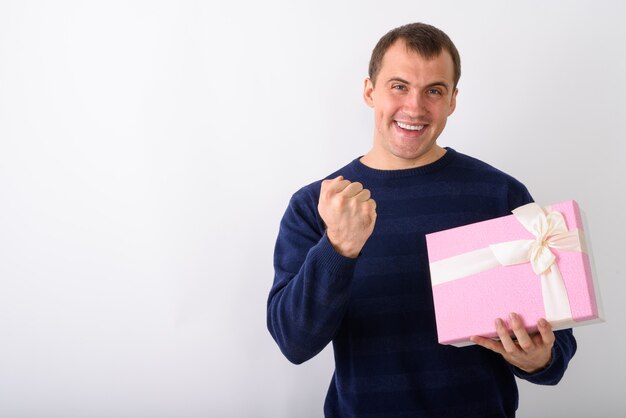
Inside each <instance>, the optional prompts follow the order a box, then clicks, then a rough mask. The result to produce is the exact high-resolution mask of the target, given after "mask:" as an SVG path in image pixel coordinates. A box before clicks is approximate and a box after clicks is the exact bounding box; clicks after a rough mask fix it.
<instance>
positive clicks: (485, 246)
mask: <svg viewBox="0 0 626 418" xmlns="http://www.w3.org/2000/svg"><path fill="white" fill-rule="evenodd" d="M514 213H515V215H509V216H504V217H501V218H496V219H491V220H488V221H483V222H478V223H474V224H470V225H466V226H461V227H458V228H453V229H448V230H445V231H440V232H435V233H432V234H428V235H426V242H427V245H428V257H429V262H430V269H431V281H432V290H433V299H434V303H435V316H436V320H437V333H438V338H439V343H441V344H452V345H456V346H463V345H469V344H472V343H471V342H470V341H469V338H470V337H471V336H473V335H481V336H486V337H497V333H496V331H495V325H494V321H495V319H496V318H502V319H504V320H505V321H507V320H508V315H509V313H510V312H516V313H518V314H520V316H521V317H522V318H523V320H524V323H525V325H526V327H527V329H528V330H529V332H533V331H536V328H537V321H538V320H539V319H540V318H546V319H547V320H548V321H549V322H550V323H551V324H552V326H553V329H563V328H569V327H573V326H578V325H583V324H587V323H592V322H599V321H601V315H600V314H599V308H598V303H597V300H596V295H597V289H596V288H595V283H594V280H593V275H592V269H591V264H590V257H589V253H588V251H587V248H586V243H585V240H584V233H583V232H584V231H583V223H582V219H581V215H580V210H579V208H578V204H577V203H576V202H575V201H567V202H562V203H559V204H555V205H552V206H550V207H547V208H540V207H539V206H538V205H536V204H530V205H525V206H522V207H521V208H518V209H516V210H515V211H514ZM520 219H522V220H520ZM531 231H533V232H531ZM555 231H557V232H558V233H557V232H555ZM494 244H495V245H494ZM502 260H504V261H502ZM502 263H504V264H502ZM548 265H549V267H546V266H548ZM559 289H560V290H559Z"/></svg>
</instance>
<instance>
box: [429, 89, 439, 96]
mask: <svg viewBox="0 0 626 418" xmlns="http://www.w3.org/2000/svg"><path fill="white" fill-rule="evenodd" d="M428 94H433V95H440V94H441V92H440V91H439V90H437V89H430V90H428Z"/></svg>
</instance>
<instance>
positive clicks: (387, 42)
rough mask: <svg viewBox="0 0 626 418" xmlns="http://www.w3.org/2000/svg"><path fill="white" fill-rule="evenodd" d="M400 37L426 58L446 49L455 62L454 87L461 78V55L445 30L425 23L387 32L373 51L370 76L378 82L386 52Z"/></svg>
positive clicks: (373, 80)
mask: <svg viewBox="0 0 626 418" xmlns="http://www.w3.org/2000/svg"><path fill="white" fill-rule="evenodd" d="M398 39H402V40H403V41H404V42H405V43H406V45H407V48H409V49H411V50H412V51H415V52H417V53H418V54H420V55H421V56H423V57H424V58H427V59H430V58H435V57H437V56H438V55H439V54H440V53H441V51H442V50H444V49H445V50H446V51H448V52H449V53H450V56H451V57H452V63H453V64H454V88H456V85H457V84H458V82H459V79H460V78H461V57H460V56H459V51H457V49H456V46H454V43H452V40H450V38H449V37H448V35H446V34H445V33H444V32H443V31H441V30H439V29H437V28H436V27H434V26H431V25H427V24H425V23H409V24H408V25H404V26H400V27H397V28H395V29H392V30H390V31H389V32H387V33H386V34H385V35H384V36H383V37H382V38H380V40H379V41H378V43H377V44H376V46H375V47H374V50H373V51H372V57H371V58H370V66H369V78H370V80H372V83H374V84H375V83H376V77H377V76H378V73H379V72H380V68H381V67H382V63H383V57H384V56H385V53H386V52H387V50H388V49H389V47H391V45H393V44H394V42H396V41H397V40H398Z"/></svg>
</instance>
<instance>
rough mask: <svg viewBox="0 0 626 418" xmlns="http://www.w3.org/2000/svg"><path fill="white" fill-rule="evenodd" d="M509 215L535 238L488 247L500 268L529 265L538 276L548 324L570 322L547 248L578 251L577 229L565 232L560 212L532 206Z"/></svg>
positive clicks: (558, 276) (561, 284) (564, 294)
mask: <svg viewBox="0 0 626 418" xmlns="http://www.w3.org/2000/svg"><path fill="white" fill-rule="evenodd" d="M513 215H514V216H515V218H516V219H517V220H518V221H519V222H520V224H521V225H522V226H523V227H524V228H525V229H526V230H527V231H528V232H530V233H531V234H533V235H534V237H535V239H534V240H532V239H531V240H518V241H510V242H503V243H500V244H492V245H490V246H489V248H490V249H491V251H492V252H493V255H494V256H495V257H496V259H497V260H498V262H499V263H500V264H501V265H503V266H510V265H513V264H521V263H528V262H529V263H530V264H531V266H532V269H533V271H534V272H535V274H537V275H539V276H540V277H541V289H542V293H543V298H544V308H545V311H546V319H548V320H549V321H551V322H559V321H565V320H571V319H572V312H571V308H570V305H569V300H568V297H567V290H566V289H565V283H564V282H563V277H562V276H561V272H560V271H559V268H558V266H557V265H556V256H555V255H554V253H553V252H552V251H551V248H554V249H556V250H566V251H582V248H581V247H582V245H581V236H580V234H579V231H578V229H575V230H572V231H569V230H568V229H567V226H566V224H565V219H564V218H563V215H562V214H561V213H560V212H556V211H548V212H547V213H546V211H544V209H542V208H541V207H540V206H539V205H537V204H536V203H530V204H528V205H524V206H521V207H519V208H517V209H515V210H513Z"/></svg>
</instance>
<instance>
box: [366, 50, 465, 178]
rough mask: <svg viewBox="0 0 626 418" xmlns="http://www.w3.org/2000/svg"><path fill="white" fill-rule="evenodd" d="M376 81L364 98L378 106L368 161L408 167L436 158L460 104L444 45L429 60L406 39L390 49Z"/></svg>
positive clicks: (385, 166) (368, 82) (381, 165)
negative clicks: (447, 122)
mask: <svg viewBox="0 0 626 418" xmlns="http://www.w3.org/2000/svg"><path fill="white" fill-rule="evenodd" d="M375 81H376V84H375V86H374V83H372V81H371V80H369V79H367V80H365V90H364V93H363V97H364V99H365V102H366V103H367V104H368V105H369V106H370V107H372V108H373V109H374V115H375V125H376V126H375V130H374V146H373V148H372V151H370V153H368V155H367V156H365V157H364V160H363V162H364V163H366V164H367V165H370V166H372V167H373V168H378V169H387V170H394V169H396V170H397V169H404V168H410V167H417V166H421V165H425V164H428V163H431V162H433V161H435V160H437V159H438V158H439V157H441V156H442V155H443V154H444V151H443V150H442V149H441V148H440V147H439V146H438V145H437V144H436V141H437V138H438V137H439V135H440V134H441V132H442V131H443V128H444V127H445V126H446V120H447V119H448V116H449V115H451V114H452V112H453V111H454V108H455V106H456V94H457V90H456V89H455V88H454V87H453V86H454V64H453V63H452V58H451V57H450V54H449V53H448V52H447V51H445V50H443V51H442V52H441V54H439V56H437V57H435V58H432V59H426V58H424V57H422V56H421V55H419V54H418V53H416V52H414V51H412V50H408V49H407V48H406V46H405V43H404V41H403V40H398V41H396V42H395V43H394V44H393V45H392V46H391V47H390V48H389V49H388V50H387V52H386V53H385V56H384V57H383V62H382V67H381V69H380V71H379V73H378V76H377V77H376V80H375Z"/></svg>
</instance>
